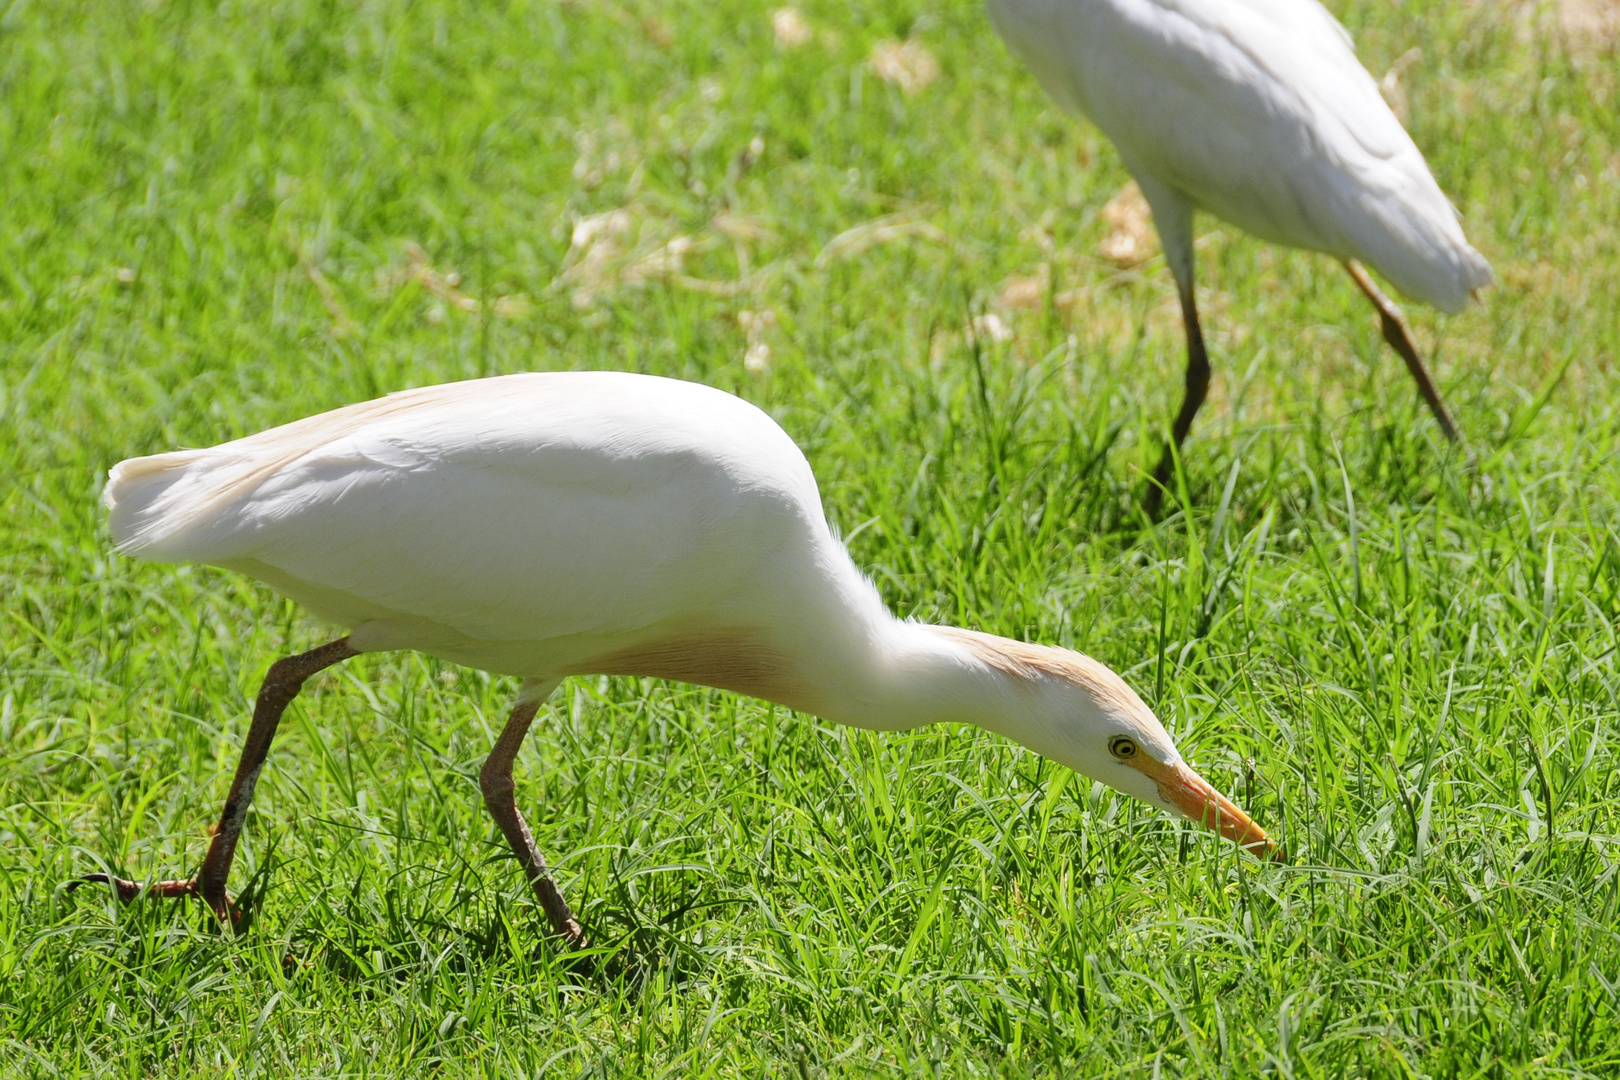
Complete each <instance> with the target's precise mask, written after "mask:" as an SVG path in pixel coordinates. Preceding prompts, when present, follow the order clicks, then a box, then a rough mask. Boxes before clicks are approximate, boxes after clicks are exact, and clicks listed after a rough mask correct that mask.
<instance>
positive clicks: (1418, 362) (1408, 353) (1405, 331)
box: [1344, 259, 1458, 442]
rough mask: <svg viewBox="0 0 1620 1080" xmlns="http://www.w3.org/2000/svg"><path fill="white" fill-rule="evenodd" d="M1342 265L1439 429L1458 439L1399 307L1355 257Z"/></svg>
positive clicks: (1453, 438) (1455, 429)
mask: <svg viewBox="0 0 1620 1080" xmlns="http://www.w3.org/2000/svg"><path fill="white" fill-rule="evenodd" d="M1344 268H1345V269H1346V270H1348V271H1350V277H1351V278H1353V279H1354V280H1355V283H1356V285H1357V286H1359V287H1360V289H1361V291H1362V292H1363V293H1365V294H1366V296H1367V299H1368V300H1371V301H1372V305H1373V307H1375V308H1377V309H1378V317H1379V318H1380V319H1381V320H1382V321H1383V325H1384V340H1385V341H1387V342H1389V347H1390V348H1392V349H1394V350H1395V351H1396V353H1398V354H1399V355H1400V358H1401V359H1402V360H1405V361H1406V370H1407V371H1410V372H1411V373H1412V378H1413V380H1415V381H1416V382H1417V385H1418V393H1420V394H1422V395H1423V400H1424V401H1425V402H1427V403H1428V405H1429V411H1430V412H1432V413H1434V418H1435V420H1437V421H1439V423H1440V430H1441V431H1443V432H1445V433H1446V438H1448V439H1450V440H1451V441H1452V442H1457V441H1458V435H1457V425H1456V424H1454V423H1453V422H1452V420H1451V413H1450V412H1449V411H1447V409H1446V403H1445V402H1444V401H1442V400H1440V391H1439V389H1438V388H1436V386H1435V385H1434V380H1433V379H1431V378H1430V377H1429V369H1428V368H1426V367H1424V366H1423V359H1422V357H1420V356H1418V351H1417V346H1416V345H1414V344H1413V343H1412V328H1411V327H1409V326H1407V325H1406V319H1405V318H1404V317H1403V316H1402V315H1401V309H1400V308H1398V307H1396V306H1395V304H1394V302H1393V301H1392V300H1390V298H1389V297H1387V296H1385V295H1384V291H1383V290H1382V289H1380V288H1379V287H1378V286H1377V285H1376V284H1374V283H1373V279H1372V278H1370V277H1368V276H1367V271H1366V270H1364V269H1362V266H1361V264H1360V263H1358V262H1356V260H1354V259H1346V260H1345V263H1344Z"/></svg>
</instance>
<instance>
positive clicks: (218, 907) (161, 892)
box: [67, 874, 242, 926]
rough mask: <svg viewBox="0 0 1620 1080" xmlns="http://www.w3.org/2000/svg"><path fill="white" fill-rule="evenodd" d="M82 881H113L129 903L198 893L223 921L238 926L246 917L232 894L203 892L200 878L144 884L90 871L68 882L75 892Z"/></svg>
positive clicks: (101, 882) (69, 887)
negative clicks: (208, 894) (210, 895)
mask: <svg viewBox="0 0 1620 1080" xmlns="http://www.w3.org/2000/svg"><path fill="white" fill-rule="evenodd" d="M80 885H110V886H112V890H113V891H114V892H115V893H117V894H118V899H119V900H120V901H122V902H123V903H126V904H130V903H134V902H135V901H136V900H137V899H139V898H140V897H141V896H142V895H145V896H155V897H180V896H197V897H202V899H203V900H205V901H207V903H208V906H209V907H210V908H211V909H212V910H213V912H214V914H215V916H217V917H218V918H219V921H220V922H223V923H229V924H231V925H233V926H234V925H235V924H236V923H237V922H238V921H239V920H240V919H241V917H242V915H241V912H239V911H237V910H236V905H235V904H233V903H231V900H230V897H229V896H221V897H218V898H209V897H206V896H203V893H202V889H201V888H200V887H199V886H198V884H197V879H196V878H175V879H171V880H169V881H154V882H151V883H150V884H146V885H143V884H141V883H140V882H139V881H130V880H128V879H127V878H121V877H114V876H113V875H112V874H86V875H84V876H83V877H81V878H75V879H73V880H72V881H70V882H68V887H67V891H68V892H72V891H73V890H75V889H77V888H78V887H79V886H80Z"/></svg>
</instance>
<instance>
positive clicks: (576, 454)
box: [104, 372, 1271, 942]
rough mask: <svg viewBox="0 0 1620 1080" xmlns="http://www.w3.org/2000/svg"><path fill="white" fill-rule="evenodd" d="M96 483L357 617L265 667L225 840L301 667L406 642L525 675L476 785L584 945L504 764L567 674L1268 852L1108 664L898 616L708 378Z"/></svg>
mask: <svg viewBox="0 0 1620 1080" xmlns="http://www.w3.org/2000/svg"><path fill="white" fill-rule="evenodd" d="M104 500H105V502H106V505H107V507H108V509H109V511H110V514H111V522H112V530H113V536H114V538H115V539H116V541H117V543H118V546H119V549H120V550H122V551H124V552H126V553H128V554H131V555H134V556H137V557H139V558H143V559H157V560H165V561H182V560H183V561H195V562H205V563H211V564H214V565H216V566H222V567H226V568H228V569H233V570H239V571H241V572H243V573H247V574H250V575H252V576H254V577H256V578H259V579H260V580H262V581H265V582H267V583H269V584H270V585H272V586H274V587H275V588H276V589H278V590H279V591H281V592H282V593H284V594H285V595H287V596H288V597H291V598H292V599H293V600H295V601H297V602H299V603H301V604H303V605H304V606H305V607H307V608H308V609H309V610H310V611H311V612H313V613H314V614H316V615H318V616H320V617H321V618H323V619H326V620H329V621H331V622H335V623H337V624H339V625H340V626H343V627H345V628H347V629H348V630H349V631H350V634H349V636H348V638H347V639H346V641H340V642H334V643H332V644H331V645H328V646H324V647H323V649H324V650H327V651H324V652H323V651H322V650H315V651H314V652H312V653H308V654H304V655H303V656H302V657H294V658H289V659H287V660H283V661H281V662H280V663H281V665H290V666H289V667H287V668H285V669H284V670H283V671H282V672H281V674H279V675H278V674H277V668H272V671H271V676H270V678H269V679H267V682H266V688H265V690H264V691H263V692H261V695H260V706H259V710H258V711H256V713H255V719H254V726H253V730H252V731H250V733H249V747H250V748H249V750H246V751H244V757H243V765H242V767H241V769H240V770H239V773H238V779H237V784H236V785H234V786H233V789H232V796H231V799H230V800H229V801H228V803H227V808H226V813H225V815H224V816H223V817H222V821H221V827H220V830H219V833H218V836H217V837H216V846H218V845H220V844H225V845H226V846H227V848H229V847H234V844H235V837H236V833H237V832H238V831H239V829H240V817H241V814H242V813H244V812H245V809H246V804H247V800H248V799H251V796H252V785H253V780H254V778H255V777H256V776H257V769H258V765H259V763H262V761H263V752H262V751H261V750H259V749H256V748H257V747H259V746H260V744H261V743H262V746H263V748H264V749H267V748H268V745H269V739H270V737H271V736H272V735H273V733H274V728H275V721H276V718H277V717H279V715H280V710H281V709H282V708H284V707H285V704H286V702H287V701H290V700H291V697H292V695H293V694H296V692H297V687H298V685H301V683H302V680H303V679H304V678H307V677H308V676H309V675H311V674H313V673H314V672H315V671H318V670H320V668H321V667H324V666H327V665H329V664H330V663H334V662H336V661H338V660H342V659H345V658H346V657H348V656H352V655H354V654H355V653H357V652H366V651H372V650H381V649H401V648H410V649H419V650H422V651H424V652H428V653H431V654H433V655H436V656H440V657H443V658H445V659H448V660H452V661H455V662H458V663H464V664H468V665H471V666H475V667H480V668H484V669H487V670H491V671H497V672H504V673H508V674H512V675H519V676H523V677H525V678H526V679H527V682H526V683H525V685H524V689H523V692H522V694H521V695H520V699H519V704H518V707H517V708H516V709H515V710H514V712H513V718H512V720H511V721H510V722H509V724H508V728H507V731H506V732H505V733H503V735H502V737H501V740H500V742H499V743H498V744H497V746H496V750H495V752H494V753H492V755H491V758H490V762H489V763H488V764H486V766H485V769H484V774H483V777H482V779H483V782H484V794H485V799H486V802H487V803H488V804H489V807H490V810H491V812H492V813H493V814H494V815H495V817H496V820H497V821H498V822H499V823H500V824H501V827H502V829H503V831H504V832H505V833H506V834H507V837H508V840H509V841H510V842H511V843H512V846H513V848H514V850H515V851H516V853H517V855H518V857H519V860H520V861H521V862H523V863H524V865H525V868H526V869H527V871H528V873H529V876H530V878H531V880H532V881H533V882H534V884H535V888H536V890H537V892H538V893H539V894H540V897H541V900H542V903H544V904H546V905H547V911H548V913H549V914H550V915H551V916H552V921H553V925H554V926H555V927H556V928H557V929H558V931H559V932H561V933H563V934H564V935H565V936H567V937H568V938H569V939H570V940H573V941H576V942H577V941H579V940H582V936H581V931H580V930H579V927H578V924H577V923H576V922H573V921H572V916H571V915H570V914H569V913H568V910H567V907H566V905H565V904H563V903H562V901H561V898H560V894H558V893H557V892H556V890H555V886H553V885H552V883H551V881H550V879H549V876H548V874H547V871H546V870H545V865H544V861H543V860H542V859H540V856H539V854H538V852H537V851H536V850H535V849H534V845H533V841H532V839H530V838H529V835H528V829H527V826H525V825H523V823H522V818H521V815H519V814H518V813H517V810H516V807H515V804H514V803H513V802H512V781H511V759H512V757H513V756H515V754H516V751H517V746H518V744H519V742H520V741H521V739H522V737H523V733H524V732H525V731H526V730H527V727H528V725H529V723H530V721H531V720H532V718H533V716H534V714H535V709H536V708H537V707H538V704H539V703H540V701H542V700H543V699H544V698H545V697H546V696H547V695H548V694H549V693H550V692H551V690H552V689H553V688H554V687H555V686H556V685H557V683H558V681H560V680H561V679H562V678H563V677H565V676H567V675H571V674H587V673H607V674H626V675H645V676H657V677H666V678H676V679H684V680H687V681H692V682H698V683H704V684H707V685H711V686H718V687H722V688H725V689H731V690H736V691H740V692H743V693H749V694H754V695H758V696H761V697H765V698H768V699H770V700H773V701H777V702H781V703H783V704H786V705H789V706H791V707H794V708H798V709H802V710H806V711H809V712H813V713H816V714H818V715H821V716H823V717H825V718H827V719H830V720H834V721H838V722H841V723H846V724H854V725H858V726H862V727H868V728H879V729H901V728H910V727H914V726H917V725H919V724H924V723H931V722H935V721H961V722H968V723H974V724H978V725H980V726H983V727H985V728H988V729H990V730H992V731H996V732H999V733H1001V734H1003V735H1006V736H1008V737H1011V738H1013V739H1016V740H1018V741H1020V742H1022V743H1024V744H1026V745H1028V746H1030V747H1031V748H1033V749H1035V750H1037V751H1038V752H1040V753H1042V754H1045V755H1047V756H1049V757H1052V758H1054V759H1055V760H1057V761H1059V762H1061V763H1063V764H1065V765H1068V766H1070V767H1071V768H1074V769H1077V770H1079V771H1081V772H1083V773H1085V774H1086V775H1088V776H1091V777H1093V778H1095V779H1098V780H1102V781H1104V782H1105V783H1108V784H1110V785H1112V786H1114V787H1116V788H1118V789H1120V790H1122V791H1124V792H1127V793H1128V794H1131V795H1133V796H1136V797H1137V798H1141V799H1144V800H1146V801H1148V802H1151V803H1154V804H1156V805H1159V806H1162V807H1165V808H1166V809H1169V810H1172V811H1175V812H1177V813H1181V814H1184V815H1186V816H1188V817H1191V818H1192V819H1194V820H1198V821H1206V822H1208V823H1209V824H1211V825H1214V826H1216V827H1217V828H1218V829H1219V830H1220V831H1221V832H1222V833H1224V834H1225V835H1227V836H1229V837H1231V838H1232V839H1234V840H1237V841H1238V842H1240V843H1242V844H1244V845H1246V846H1250V847H1253V848H1256V849H1257V850H1258V849H1267V850H1271V845H1270V841H1269V840H1268V839H1267V838H1266V836H1265V833H1264V832H1262V831H1261V830H1260V829H1259V828H1258V827H1256V826H1254V825H1253V824H1252V823H1251V822H1250V821H1249V820H1248V818H1247V817H1245V816H1244V815H1243V814H1242V813H1241V812H1240V811H1238V810H1237V808H1236V807H1234V806H1232V804H1231V803H1230V802H1228V801H1227V800H1226V799H1225V798H1224V797H1222V796H1220V795H1219V794H1218V793H1216V792H1215V791H1214V789H1213V788H1211V787H1210V786H1209V785H1208V784H1207V783H1205V782H1204V781H1203V780H1202V779H1200V778H1199V777H1198V776H1197V774H1196V773H1194V772H1193V771H1192V770H1191V769H1190V768H1188V767H1187V765H1186V764H1185V763H1184V762H1183V761H1182V760H1181V757H1180V754H1179V753H1178V752H1177V751H1176V748H1175V745H1174V744H1173V742H1172V741H1171V740H1170V737H1169V735H1168V734H1167V733H1166V732H1165V730H1164V728H1163V727H1162V726H1161V725H1160V723H1159V721H1158V720H1157V719H1156V718H1155V717H1154V715H1153V713H1152V711H1151V710H1150V709H1148V707H1147V706H1146V705H1145V704H1143V703H1142V701H1141V699H1140V698H1139V697H1137V695H1136V694H1135V693H1134V692H1133V691H1132V690H1131V689H1130V688H1129V687H1128V686H1127V685H1126V684H1125V683H1124V682H1123V681H1122V680H1121V679H1120V678H1119V677H1118V676H1117V675H1115V674H1114V673H1113V672H1111V671H1109V670H1108V669H1107V668H1106V667H1104V666H1103V665H1101V664H1099V663H1097V662H1096V661H1094V660H1091V659H1090V658H1088V657H1085V656H1082V655H1080V654H1078V653H1074V652H1070V651H1068V650H1064V649H1054V648H1047V647H1045V646H1039V645H1030V644H1025V643H1022V642H1015V641H1010V640H1007V639H1004V638H997V637H993V636H991V635H988V634H979V633H975V632H972V631H967V630H958V629H955V628H950V627H936V626H926V625H922V624H917V623H910V622H902V621H900V620H897V619H895V618H894V617H893V616H892V615H890V614H889V612H888V611H887V610H886V609H885V608H884V606H883V604H882V603H881V601H880V600H879V598H878V595H877V593H876V591H875V590H874V589H873V588H872V586H871V584H870V583H869V582H868V581H867V580H866V578H865V577H864V576H863V575H862V574H861V573H860V572H859V571H858V570H857V569H856V568H855V566H854V564H853V563H852V562H851V561H850V559H849V556H848V554H847V553H846V551H845V549H844V547H843V545H842V544H840V543H839V542H838V540H837V539H836V538H835V537H834V536H833V535H832V533H831V531H830V530H829V529H828V527H827V524H826V521H825V519H824V517H823V515H822V509H821V503H820V496H819V494H818V491H817V487H816V482H815V477H814V476H813V475H812V473H811V471H810V467H809V465H808V463H807V462H806V461H805V459H804V456H803V455H802V454H801V453H800V452H799V449H798V447H797V446H795V445H794V443H793V441H792V440H791V439H790V438H789V437H788V436H787V434H786V433H785V432H783V431H782V429H781V428H780V427H778V426H777V425H776V424H775V422H774V421H772V420H771V419H770V417H768V416H767V415H766V414H765V413H763V412H761V411H760V410H758V409H757V408H755V407H754V406H752V405H749V404H748V403H746V402H744V401H742V400H740V399H738V398H735V397H733V396H731V395H729V394H725V393H722V392H720V391H718V390H713V389H710V388H708V387H704V386H699V385H696V384H692V383H684V382H677V381H673V380H669V379H659V378H652V377H647V376H638V375H630V374H616V373H601V372H598V373H573V374H532V375H511V376H506V377H503V378H495V379H484V380H477V381H473V382H464V383H453V384H449V385H445V386H436V387H428V388H425V389H420V390H410V391H405V392H403V393H399V394H394V395H392V396H390V397H387V398H383V399H380V400H377V401H371V402H365V403H363V404H359V405H353V406H350V407H348V408H344V409H338V410H336V411H334V412H330V413H326V414H323V415H321V416H316V417H312V418H310V419H307V420H302V421H298V422H297V423H293V424H288V425H286V426H285V427H280V428H276V429H274V430H271V431H267V432H264V433H262V434H259V435H254V436H252V437H249V438H246V439H241V440H238V441H236V442H231V443H226V444H224V445H222V446H217V447H214V448H212V449H208V450H186V451H180V452H177V453H170V454H160V455H157V456H155V457H147V458H136V459H133V460H130V461H125V462H123V463H121V464H119V465H118V466H116V467H115V468H114V469H113V470H112V475H111V478H110V480H109V482H108V484H107V488H106V492H105V495H104ZM278 666H279V665H278ZM278 680H279V681H278ZM288 687H290V689H288ZM277 688H279V689H277ZM272 698H273V699H275V700H273V701H271V702H270V704H268V705H267V704H266V702H267V700H270V699H272ZM271 713H273V714H274V715H273V716H272V715H271ZM233 814H234V815H235V819H234V824H233ZM220 838H228V840H222V839H220ZM229 861H230V853H229V850H224V851H223V852H222V853H221V854H219V855H217V856H216V853H215V851H214V850H213V849H212V848H211V849H210V854H209V861H208V862H207V863H205V865H204V872H203V875H202V880H201V884H198V881H197V880H196V879H192V880H187V881H178V882H169V883H164V884H163V885H162V886H160V887H159V891H161V892H166V893H168V894H171V895H172V894H177V893H189V892H201V893H203V895H204V896H205V897H206V898H208V899H209V901H210V903H211V904H213V905H214V907H215V910H216V911H219V912H220V913H221V914H222V915H228V914H229V908H228V905H227V903H226V901H225V899H224V880H225V873H226V872H227V871H228V869H229ZM118 884H119V885H120V891H121V892H122V893H124V894H125V895H134V893H135V892H136V891H138V889H139V886H136V885H135V884H134V883H133V882H119V883H118Z"/></svg>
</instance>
